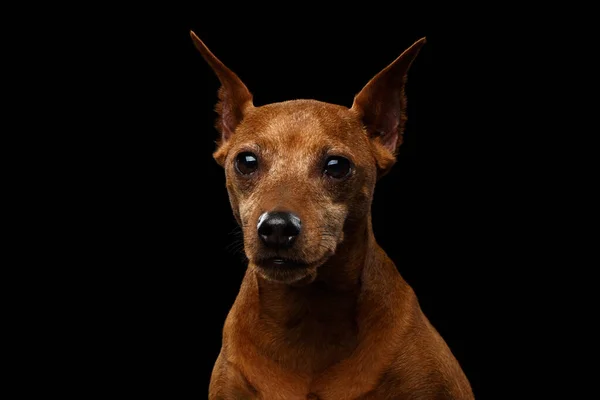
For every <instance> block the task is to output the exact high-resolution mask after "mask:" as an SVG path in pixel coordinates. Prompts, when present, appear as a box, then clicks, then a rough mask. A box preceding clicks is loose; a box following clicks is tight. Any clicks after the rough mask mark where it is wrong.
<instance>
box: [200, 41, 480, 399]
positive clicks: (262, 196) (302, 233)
mask: <svg viewBox="0 0 600 400" xmlns="http://www.w3.org/2000/svg"><path fill="white" fill-rule="evenodd" d="M190 33H191V36H192V39H193V42H194V44H195V46H196V48H197V49H198V50H199V52H200V54H201V55H202V56H203V57H204V59H205V60H206V61H207V62H208V64H209V65H210V67H211V68H212V69H213V70H214V72H215V73H216V75H217V77H218V78H219V80H220V83H221V87H220V89H219V92H218V97H219V101H218V103H217V106H216V111H217V113H218V118H217V123H216V128H217V130H218V132H219V134H220V135H219V138H218V141H217V148H216V151H215V152H214V154H213V156H214V158H215V160H216V161H217V163H219V164H220V165H221V166H222V167H223V168H224V169H225V176H226V187H227V191H228V194H229V200H230V203H231V208H232V210H233V215H234V216H235V219H236V220H237V222H238V223H239V225H240V226H241V228H242V232H243V243H244V251H245V253H246V256H247V258H248V268H247V271H246V274H245V277H244V279H243V281H242V284H241V288H240V291H239V294H238V296H237V298H236V300H235V303H234V305H233V307H232V308H231V310H230V312H229V314H228V316H227V319H226V321H225V326H224V329H223V342H222V347H221V352H220V354H219V356H218V358H217V360H216V363H215V365H214V368H213V372H212V376H211V381H210V385H209V399H210V400H217V399H222V400H229V399H262V400H305V399H319V400H358V399H361V400H367V399H369V400H375V399H381V400H383V399H389V400H392V399H394V400H397V399H423V400H427V399H431V400H434V399H436V400H441V399H456V400H458V399H460V400H467V399H473V398H474V396H473V392H472V390H471V387H470V384H469V382H468V380H467V378H466V376H465V374H464V372H463V371H462V369H461V367H460V365H459V363H458V361H457V360H456V358H455V357H454V356H453V354H452V352H451V351H450V349H449V348H448V346H447V344H446V343H445V342H444V340H443V339H442V337H441V336H440V335H439V333H438V332H437V331H436V329H435V328H434V327H433V326H432V325H431V323H430V322H429V321H428V319H427V317H426V316H425V315H424V314H423V312H422V311H421V308H420V306H419V303H418V300H417V298H416V296H415V293H414V292H413V290H412V289H411V287H410V286H409V285H408V284H407V283H406V282H405V281H404V279H403V278H402V277H401V276H400V274H399V272H398V270H397V268H396V266H395V265H394V263H393V261H392V260H391V259H390V258H389V257H388V256H387V255H386V253H385V252H384V250H382V248H381V247H380V246H379V245H378V244H377V242H376V240H375V237H374V233H373V229H372V224H371V202H372V199H373V191H374V188H375V183H376V182H377V181H378V179H379V178H381V177H382V176H384V175H385V174H386V173H387V172H388V171H389V170H390V168H392V166H393V165H394V163H395V161H396V154H397V151H398V148H399V147H400V145H401V144H402V138H403V136H402V135H403V130H404V125H405V122H406V98H405V93H404V92H405V84H406V76H407V72H408V69H409V67H410V66H411V64H412V62H413V61H414V59H415V57H416V56H417V54H418V53H419V50H420V49H421V47H422V46H423V45H424V44H425V38H422V39H420V40H418V41H416V42H415V43H414V44H413V45H412V46H411V47H410V48H408V49H407V50H406V51H404V53H402V55H400V56H399V57H398V58H397V59H396V60H395V61H393V62H392V63H391V64H390V65H388V66H387V67H386V68H385V69H383V70H382V71H381V72H379V73H378V74H377V75H376V76H375V77H374V78H373V79H371V80H370V81H369V82H368V83H367V85H366V86H365V87H364V88H363V89H362V90H361V91H360V92H359V93H358V94H357V95H356V96H355V98H354V103H353V105H352V107H351V108H347V107H343V106H340V105H334V104H329V103H324V102H320V101H315V100H292V101H285V102H281V103H273V104H267V105H263V106H260V107H256V106H254V105H253V101H252V94H251V93H250V92H249V91H248V89H247V88H246V86H245V85H244V83H242V81H241V80H240V79H239V77H238V76H237V75H236V74H235V73H233V72H232V71H231V70H230V69H229V68H227V67H226V66H225V65H224V64H223V63H222V62H221V61H220V60H219V59H217V58H216V57H215V56H214V55H213V53H212V52H211V51H210V50H209V49H208V48H207V47H206V45H205V44H204V43H203V42H202V41H201V40H200V39H199V38H198V37H197V36H196V35H195V34H194V33H193V32H190Z"/></svg>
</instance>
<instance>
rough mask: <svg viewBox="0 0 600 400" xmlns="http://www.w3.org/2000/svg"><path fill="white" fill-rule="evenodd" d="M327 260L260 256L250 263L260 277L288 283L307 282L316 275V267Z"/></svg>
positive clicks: (325, 258)
mask: <svg viewBox="0 0 600 400" xmlns="http://www.w3.org/2000/svg"><path fill="white" fill-rule="evenodd" d="M326 260H327V257H323V258H322V259H320V260H318V261H316V262H310V263H307V262H303V261H299V260H290V259H286V258H278V257H275V258H262V259H260V258H259V259H257V260H255V261H254V262H252V264H253V265H254V266H255V271H256V273H257V274H258V275H260V276H261V277H262V278H264V279H266V280H268V281H272V282H278V283H285V284H288V285H292V284H293V285H303V284H309V283H311V282H312V281H314V280H315V278H316V277H317V268H318V267H319V266H320V265H322V264H323V263H324V262H325V261H326Z"/></svg>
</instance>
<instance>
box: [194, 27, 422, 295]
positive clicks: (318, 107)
mask: <svg viewBox="0 0 600 400" xmlns="http://www.w3.org/2000/svg"><path fill="white" fill-rule="evenodd" d="M191 36H192V39H193V41H194V43H195V45H196V48H197V49H198V50H199V51H200V53H201V54H202V56H203V57H204V59H205V60H206V61H207V62H208V64H209V65H210V66H211V67H212V69H213V70H214V71H215V73H216V74H217V76H218V78H219V80H220V81H221V88H220V90H219V100H220V101H219V102H218V104H217V108H216V109H217V112H218V115H219V116H218V119H217V130H218V131H219V133H220V138H219V140H218V146H217V150H216V152H215V153H214V158H215V159H216V161H217V162H218V163H219V164H220V165H221V166H223V168H224V169H225V175H226V185H227V190H228V193H229V199H230V202H231V207H232V209H233V213H234V215H235V218H236V219H237V221H238V223H239V224H240V226H241V227H242V230H243V236H244V249H245V252H246V255H247V257H248V259H249V260H250V266H251V267H252V268H256V272H257V273H259V274H260V275H262V276H263V277H264V278H266V279H270V280H275V281H280V282H286V283H293V282H297V281H299V280H306V279H308V280H311V279H314V277H315V276H316V273H317V268H318V267H319V266H320V265H322V264H323V263H325V261H327V259H328V258H330V257H331V256H332V255H333V254H335V252H336V248H337V247H338V245H339V244H340V243H341V242H342V241H343V240H344V235H345V234H347V232H349V230H351V229H352V225H353V223H356V222H358V221H364V219H365V218H366V217H367V216H368V214H369V211H370V205H371V200H372V197H373V189H374V187H375V182H376V181H377V179H378V178H379V177H381V176H383V175H385V174H386V173H387V172H388V171H389V170H390V168H391V167H392V165H393V164H394V163H395V160H396V158H395V155H396V152H397V150H398V148H399V146H400V145H401V144H402V132H403V128H404V123H405V120H406V116H405V109H406V100H405V96H404V86H405V83H406V74H407V72H408V69H409V67H410V65H411V63H412V62H413V60H414V59H415V57H416V56H417V54H418V53H419V50H420V48H421V46H423V44H424V43H425V38H423V39H421V40H419V41H417V42H416V43H414V44H413V45H412V46H411V47H410V48H409V49H408V50H406V51H405V52H404V53H402V55H401V56H400V57H398V58H397V59H396V60H395V61H394V62H392V63H391V64H390V65H389V66H388V67H386V68H385V69H384V70H382V71H381V72H380V73H379V74H377V75H376V76H375V77H374V78H373V79H371V81H370V82H369V83H368V84H367V85H366V86H365V87H364V88H363V89H362V90H361V91H360V93H359V94H358V95H357V96H356V97H355V98H354V104H353V105H352V107H351V108H347V107H343V106H338V105H333V104H329V103H323V102H318V101H314V100H294V101H287V102H282V103H274V104H268V105H264V106H260V107H255V106H254V105H253V103H252V95H251V94H250V92H249V91H248V89H247V88H246V86H245V85H244V84H243V83H242V81H241V80H240V79H239V78H238V76H237V75H236V74H234V73H233V72H232V71H231V70H229V69H228V68H227V67H226V66H225V65H223V63H222V62H221V61H219V60H218V59H217V58H216V57H215V56H214V55H213V54H212V53H211V52H210V50H208V48H207V47H206V46H205V45H204V43H202V41H201V40H200V39H198V37H197V36H196V35H195V34H194V33H193V32H192V33H191Z"/></svg>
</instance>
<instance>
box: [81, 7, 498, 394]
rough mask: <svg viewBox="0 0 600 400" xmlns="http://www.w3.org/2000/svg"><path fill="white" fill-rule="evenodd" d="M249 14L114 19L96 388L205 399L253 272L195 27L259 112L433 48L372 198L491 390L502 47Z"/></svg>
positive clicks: (395, 17)
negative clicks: (495, 64)
mask: <svg viewBox="0 0 600 400" xmlns="http://www.w3.org/2000/svg"><path fill="white" fill-rule="evenodd" d="M246 7H247V9H246V8H240V6H237V5H233V4H224V5H222V6H219V7H216V6H214V5H211V6H210V7H209V6H207V5H204V4H202V3H200V2H198V3H189V4H181V5H178V6H172V7H169V8H161V7H159V8H154V9H153V10H152V12H147V10H144V9H143V8H140V9H139V10H137V11H139V13H138V12H134V14H133V15H132V16H131V17H129V14H127V15H128V17H127V18H125V24H124V25H125V27H124V32H123V33H121V31H117V30H116V29H113V28H112V27H111V25H110V24H109V23H107V24H106V26H104V29H103V30H102V33H101V34H100V39H101V40H100V43H101V45H100V46H99V47H98V48H95V49H94V52H93V54H94V56H93V60H92V64H93V65H94V79H93V81H94V83H93V86H94V87H93V90H92V93H94V94H95V99H94V106H93V107H94V108H95V110H94V111H95V113H94V115H95V119H94V120H93V121H92V123H88V124H89V126H90V130H91V131H92V133H91V135H92V142H93V143H92V144H91V146H93V149H94V151H93V154H94V158H93V162H92V164H93V171H92V172H91V175H89V176H87V177H85V178H84V180H85V181H86V182H91V183H92V184H91V185H89V186H90V189H89V192H88V193H87V199H89V200H91V202H90V203H89V204H90V206H89V209H88V210H86V212H87V213H89V214H90V215H92V219H91V220H85V219H84V221H83V224H84V225H88V228H86V229H89V226H91V230H92V231H93V235H94V236H93V237H94V240H93V244H92V246H90V247H89V248H88V247H87V246H88V245H89V241H85V240H84V243H85V245H82V249H84V250H85V251H86V252H87V253H86V254H87V256H86V257H88V258H86V259H87V260H89V259H90V258H89V254H91V255H92V257H91V262H89V264H90V267H89V268H86V269H85V272H81V274H82V280H85V281H86V282H87V284H85V285H82V286H81V289H80V290H81V294H80V295H81V296H82V298H83V297H85V298H92V301H91V302H90V303H85V306H82V307H83V308H84V310H83V311H81V314H82V315H84V316H85V317H86V319H85V320H86V321H88V322H87V323H86V324H84V325H83V327H81V328H80V329H78V332H80V333H81V337H84V338H88V337H89V338H90V339H84V342H86V343H85V345H86V347H85V348H88V349H89V348H90V346H91V349H92V352H91V353H88V352H86V351H83V354H81V357H82V359H85V360H87V361H86V364H87V363H89V360H92V364H93V365H94V367H95V368H97V369H98V370H99V371H101V372H100V373H99V375H98V374H94V375H95V378H94V379H97V376H100V377H101V379H100V381H97V380H95V382H96V383H94V385H95V386H93V387H94V388H95V390H96V391H104V390H106V391H107V392H112V388H113V387H114V385H115V383H116V384H118V385H120V384H124V385H125V387H126V388H127V389H126V392H127V393H132V394H136V395H139V394H140V393H148V394H149V395H158V396H165V397H167V398H192V397H195V398H204V396H205V394H206V393H207V389H208V382H209V378H210V373H211V369H212V366H213V364H214V361H215V359H216V357H217V355H218V352H219V349H220V345H221V330H222V326H223V322H224V320H225V317H226V315H227V312H228V310H229V308H230V307H231V305H232V304H233V301H234V299H235V296H236V294H237V291H238V288H239V285H240V282H241V279H242V276H243V274H244V270H245V264H244V258H243V255H242V254H241V253H240V252H236V251H234V249H232V247H234V246H232V244H234V243H235V242H236V240H239V236H238V233H237V232H239V230H238V229H237V227H236V223H235V220H234V219H233V216H232V213H231V210H230V206H229V202H228V197H227V192H226V189H225V180H224V173H223V171H222V169H221V168H220V167H219V166H218V165H217V164H216V163H215V162H214V160H213V159H212V153H213V151H214V149H215V140H216V139H217V132H216V130H215V129H214V127H213V125H214V120H215V117H216V114H215V113H214V111H213V109H214V105H215V103H216V101H217V89H218V88H219V83H218V80H217V78H216V76H215V75H214V74H213V72H212V71H211V70H210V68H209V67H208V65H207V64H206V63H205V62H204V60H203V59H202V57H201V56H200V54H199V53H198V52H197V51H196V49H195V48H194V46H193V44H192V41H191V39H190V37H189V31H190V30H194V31H195V32H196V34H197V35H198V36H199V37H200V38H201V39H202V40H203V41H204V42H205V43H206V45H207V46H208V47H209V48H210V49H211V50H212V51H213V53H214V54H215V55H216V56H217V57H219V58H220V59H221V60H222V61H223V62H224V63H225V64H226V65H227V66H228V67H229V68H231V69H232V70H233V71H234V72H236V73H237V74H238V75H239V76H240V78H241V79H242V80H243V81H244V82H245V84H246V85H247V86H248V88H249V89H250V91H251V92H252V93H253V94H254V102H255V105H262V104H267V103H271V102H277V101H284V100H289V99H296V98H313V99H316V100H321V101H326V102H331V103H337V104H341V105H346V106H350V105H351V104H352V100H353V96H354V95H355V94H356V93H358V91H359V90H360V89H361V88H362V87H363V86H364V85H365V84H366V83H367V81H368V80H369V79H370V78H371V77H373V76H374V75H375V74H376V73H377V72H379V71H380V70H381V69H383V68H384V67H385V66H387V65H388V64H389V63H390V62H391V61H393V60H394V59H395V58H396V57H397V56H398V55H400V54H401V53H402V51H404V50H405V49H406V48H407V47H409V46H410V45H411V44H412V43H413V42H414V41H416V40H418V39H419V38H421V37H424V36H426V37H427V44H426V45H425V46H424V47H423V48H422V50H421V53H420V54H419V56H418V58H417V59H416V61H415V63H414V64H413V66H412V68H411V70H410V72H409V75H408V86H407V89H406V94H407V98H408V122H407V126H406V130H405V143H404V145H403V146H402V147H401V150H400V154H399V159H398V163H397V164H396V165H395V167H394V169H393V171H392V172H391V173H390V174H389V175H387V176H386V177H384V178H383V179H382V180H381V181H380V182H379V183H378V186H377V187H376V192H375V198H374V203H373V224H374V231H375V235H376V238H377V240H378V242H379V244H380V245H381V246H382V247H383V248H384V250H386V252H387V253H388V254H389V255H390V257H391V258H392V259H393V260H394V261H395V263H396V265H397V267H398V269H399V271H400V273H401V274H402V276H403V277H404V278H405V280H407V281H408V283H409V284H410V285H411V286H412V287H413V288H414V289H415V291H416V294H417V296H418V298H419V300H420V303H421V307H422V309H423V311H424V313H425V314H426V315H427V316H428V318H429V319H430V321H431V322H432V324H433V325H434V326H435V327H436V328H437V329H438V330H439V332H440V333H441V335H442V336H443V337H444V339H445V340H446V342H447V343H448V345H449V346H450V348H451V349H452V351H453V352H454V354H455V355H456V357H457V359H458V360H459V362H460V364H461V365H462V367H463V369H464V371H465V373H466V375H467V376H468V378H469V379H470V381H471V384H472V386H473V389H474V391H475V395H476V396H477V397H478V398H479V397H480V396H484V397H485V395H486V394H488V393H493V392H494V390H495V389H494V388H492V387H490V386H489V385H487V386H486V384H485V383H484V381H485V380H486V376H485V375H486V374H485V372H484V371H483V370H482V366H483V365H484V362H486V363H489V359H491V358H493V357H495V356H497V355H498V354H497V352H498V351H499V350H495V349H496V347H495V346H493V345H492V340H493V339H492V338H493V337H494V335H497V333H496V331H497V330H498V325H501V323H500V322H497V321H499V320H501V317H500V316H499V315H498V314H497V313H498V309H496V308H495V307H492V304H493V303H495V301H496V300H495V299H494V295H493V294H492V293H491V288H492V287H493V286H497V282H495V279H496V274H497V272H498V271H499V269H500V268H501V266H502V263H503V261H504V260H503V257H504V256H502V248H501V246H500V247H499V246H498V244H497V242H496V241H495V238H496V237H497V236H498V235H499V233H498V232H495V231H494V228H493V226H494V224H496V223H497V221H498V220H500V219H502V218H503V216H502V213H503V208H502V207H499V206H498V205H497V204H498V202H501V201H502V196H503V194H502V193H500V192H499V191H497V190H496V186H495V185H494V183H495V182H497V181H498V178H497V176H496V175H494V174H493V173H491V172H489V171H488V168H489V165H488V164H486V158H487V157H488V156H489V155H490V154H492V152H497V151H498V150H492V143H491V141H490V138H489V137H486V136H485V135H484V134H483V133H482V132H484V131H486V130H487V132H488V134H490V133H489V132H491V131H492V130H495V129H497V127H495V126H492V125H493V124H490V122H489V120H488V119H487V115H485V108H486V107H484V106H483V105H484V104H489V103H492V102H493V101H494V99H493V96H494V95H493V94H490V93H491V92H493V90H491V89H492V88H496V87H498V86H501V84H502V83H501V82H499V81H498V78H497V77H496V76H495V75H492V74H491V73H488V72H489V71H491V68H489V66H490V64H489V63H488V62H489V60H488V59H487V58H486V57H487V56H486V54H489V52H484V51H483V50H482V47H479V50H473V49H474V48H475V47H476V45H475V43H474V41H473V40H472V39H470V38H469V37H468V35H467V36H464V35H462V34H460V32H459V29H457V28H459V27H457V26H455V25H454V24H450V27H449V28H447V26H448V25H447V24H446V25H440V24H438V23H437V18H433V16H432V15H433V14H432V12H433V11H435V10H433V9H432V10H429V11H425V12H423V10H419V11H414V10H412V9H410V8H408V7H405V9H402V8H403V7H404V5H400V9H401V11H400V12H391V11H390V10H387V9H381V8H369V5H368V4H366V3H365V4H361V5H360V7H356V8H352V9H351V10H346V11H342V10H340V9H333V12H325V10H322V9H319V8H316V9H315V8H312V7H309V6H304V5H302V4H295V5H291V6H290V8H288V9H285V10H284V9H283V8H282V9H278V8H266V9H262V10H257V8H256V7H254V6H250V7H248V6H246ZM346 7H348V5H347V6H345V7H344V8H346ZM348 11H351V12H348ZM437 12H438V13H443V10H437ZM457 24H458V22H457ZM442 26H444V28H442ZM119 28H121V26H119ZM104 34H105V35H106V39H107V40H106V41H104V40H102V39H103V37H102V35H104ZM488 46H490V45H489V44H488ZM482 71H483V72H482ZM485 93H487V94H485ZM465 114H468V115H469V118H465ZM92 125H93V126H92ZM473 148H475V149H476V150H475V151H473ZM91 154H92V152H90V153H89V156H90V157H92V156H91ZM84 157H85V155H84ZM90 178H93V179H90ZM490 321H494V322H490ZM88 335H90V336H88ZM88 387H89V386H88Z"/></svg>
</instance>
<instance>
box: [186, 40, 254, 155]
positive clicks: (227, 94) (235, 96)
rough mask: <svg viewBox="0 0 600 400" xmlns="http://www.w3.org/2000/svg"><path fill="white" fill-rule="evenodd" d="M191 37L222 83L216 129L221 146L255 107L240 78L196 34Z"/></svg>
mask: <svg viewBox="0 0 600 400" xmlns="http://www.w3.org/2000/svg"><path fill="white" fill-rule="evenodd" d="M190 36H191V37H192V40H193V41H194V45H195V46H196V48H197V49H198V51H199V52H200V54H202V57H204V59H205V60H206V62H207V63H208V65H210V67H211V68H212V69H213V71H214V72H215V74H216V75H217V77H218V78H219V81H221V88H220V89H219V102H218V103H217V106H216V111H217V113H218V114H219V117H218V119H217V123H216V128H217V130H218V131H219V132H220V133H221V138H220V140H219V141H218V144H219V146H220V145H222V144H224V143H225V142H227V141H228V140H229V139H230V138H231V136H232V135H233V133H234V132H235V128H236V127H237V126H238V124H239V123H240V122H241V121H242V119H243V118H244V114H245V113H246V112H247V111H248V109H250V108H252V107H253V104H252V95H251V94H250V92H249V91H248V89H247V88H246V85H244V83H243V82H242V81H241V80H240V78H238V76H237V75H236V74H234V73H233V72H232V71H231V70H230V69H229V68H227V67H226V66H225V65H224V64H223V63H222V62H221V61H220V60H219V59H218V58H217V57H215V55H214V54H213V53H212V52H211V51H210V50H209V49H208V47H206V45H205V44H204V43H203V42H202V40H200V39H199V38H198V36H196V34H195V33H194V32H192V31H190Z"/></svg>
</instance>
